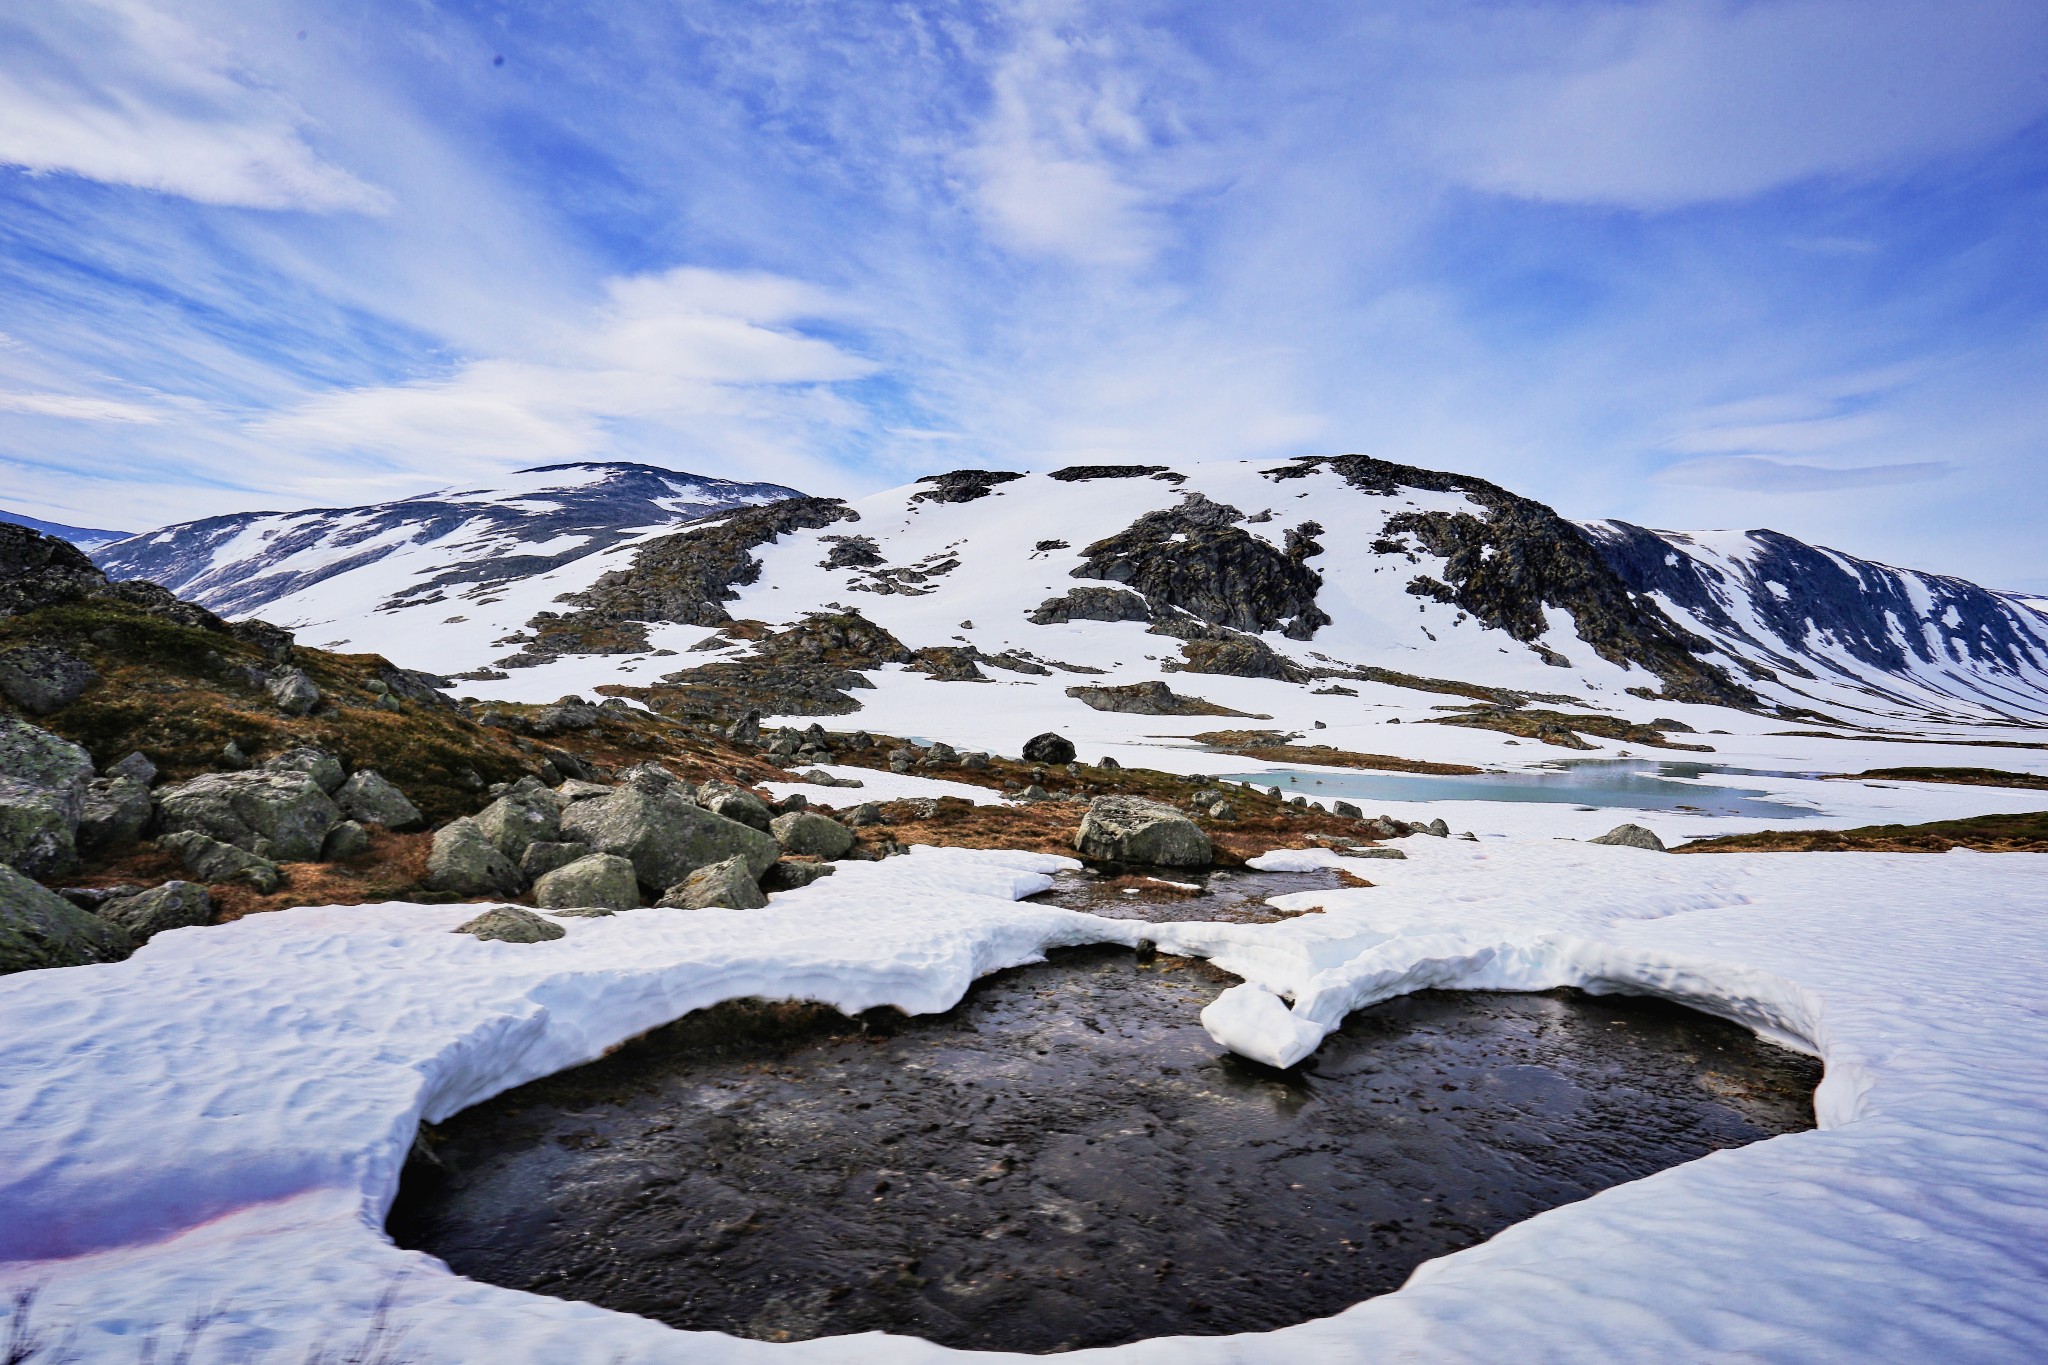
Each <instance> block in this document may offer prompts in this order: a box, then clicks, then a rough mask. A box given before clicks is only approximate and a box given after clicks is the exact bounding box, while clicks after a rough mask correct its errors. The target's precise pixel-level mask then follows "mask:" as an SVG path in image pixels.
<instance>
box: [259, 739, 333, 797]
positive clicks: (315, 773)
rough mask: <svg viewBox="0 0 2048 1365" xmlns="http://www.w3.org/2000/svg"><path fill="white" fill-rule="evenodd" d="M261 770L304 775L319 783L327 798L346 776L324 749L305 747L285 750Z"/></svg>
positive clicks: (331, 755)
mask: <svg viewBox="0 0 2048 1365" xmlns="http://www.w3.org/2000/svg"><path fill="white" fill-rule="evenodd" d="M263 768H264V771H265V772H273V773H304V774H305V775H306V776H308V777H310V778H312V779H313V780H314V781H315V782H317V783H319V784H320V790H321V791H324V792H326V793H327V794H328V795H329V796H332V795H334V793H335V792H336V791H338V790H339V789H340V787H341V784H342V782H343V780H344V779H346V778H347V776H348V770H347V769H346V768H344V767H342V766H341V760H340V759H338V758H336V757H335V756H334V755H333V754H330V753H328V752H327V751H326V750H325V749H315V748H311V747H309V746H307V745H300V746H299V747H298V748H295V749H286V750H285V751H284V752H283V753H281V754H279V755H278V756H277V757H275V758H273V759H270V760H268V761H267V762H265V763H264V765H263Z"/></svg>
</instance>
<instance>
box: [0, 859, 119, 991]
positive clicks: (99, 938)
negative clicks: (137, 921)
mask: <svg viewBox="0 0 2048 1365" xmlns="http://www.w3.org/2000/svg"><path fill="white" fill-rule="evenodd" d="M134 949H135V943H134V940H133V939H131V938H129V936H128V933H127V931H126V930H124V929H121V928H118V927H116V926H115V925H112V924H109V923H107V922H106V921H105V920H103V919H101V918H100V917H99V916H97V915H94V914H90V913H88V912H87V911H84V910H81V909H79V908H78V907H77V906H75V905H73V904H72V903H71V902H70V901H67V900H65V899H64V898H63V897H62V896H59V895H58V894H57V893H56V892H54V891H50V890H47V889H46V888H44V887H41V886H38V885H37V884H36V883H35V882H32V881H30V880H29V879H28V878H27V877H24V876H23V875H21V873H19V872H16V871H15V870H14V869H13V868H11V867H8V866H6V865H4V864H0V975H5V974H7V973H9V972H26V971H34V970H37V969H39V968H44V967H79V966H84V965H85V964H87V963H91V962H119V961H120V960H121V959H122V958H124V957H126V956H128V954H129V953H131V952H133V951H134Z"/></svg>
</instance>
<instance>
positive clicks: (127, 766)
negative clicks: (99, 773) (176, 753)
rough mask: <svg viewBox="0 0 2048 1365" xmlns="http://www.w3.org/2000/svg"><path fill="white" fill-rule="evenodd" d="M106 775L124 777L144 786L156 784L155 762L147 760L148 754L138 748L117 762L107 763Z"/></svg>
mask: <svg viewBox="0 0 2048 1365" xmlns="http://www.w3.org/2000/svg"><path fill="white" fill-rule="evenodd" d="M103 775H104V776H106V777H125V778H127V779H128V780H129V781H131V782H140V783H141V784H142V785H143V786H145V787H154V786H155V785H156V779H157V770H156V764H154V763H152V762H150V761H149V755H147V754H145V753H143V752H142V751H141V750H140V749H138V750H136V751H135V752H134V753H132V754H130V755H128V757H126V758H124V759H122V760H121V761H120V762H119V763H110V764H108V765H107V768H106V772H105V773H104V774H103Z"/></svg>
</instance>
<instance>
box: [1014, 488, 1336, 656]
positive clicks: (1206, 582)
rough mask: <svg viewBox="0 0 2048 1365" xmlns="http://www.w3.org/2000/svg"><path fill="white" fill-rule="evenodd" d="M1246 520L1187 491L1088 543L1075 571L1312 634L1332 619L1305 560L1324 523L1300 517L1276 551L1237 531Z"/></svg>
mask: <svg viewBox="0 0 2048 1365" xmlns="http://www.w3.org/2000/svg"><path fill="white" fill-rule="evenodd" d="M1244 519H1245V517H1244V513H1242V512H1240V511H1238V510H1237V509H1236V508H1234V507H1227V506H1225V505H1223V504H1221V503H1215V502H1211V501H1210V500H1209V499H1208V498H1205V497H1203V496H1202V495H1201V494H1200V493H1188V494H1185V495H1183V497H1182V499H1181V501H1180V503H1179V504H1178V505H1177V506H1174V507H1169V508H1165V509H1163V510H1161V511H1157V512H1147V513H1146V514H1145V515H1144V516H1142V517H1139V518H1138V519H1137V520H1136V521H1134V522H1132V523H1131V524H1130V525H1129V526H1127V527H1125V528H1124V529H1123V530H1121V531H1119V532H1117V533H1116V534H1115V535H1113V536H1109V537H1107V538H1106V539H1103V540H1098V541H1096V542H1095V543H1094V544H1093V545H1090V546H1089V547H1088V548H1087V550H1086V551H1085V552H1084V557H1083V559H1082V561H1081V564H1080V566H1079V567H1077V568H1076V569H1075V570H1074V571H1073V574H1074V577H1076V578H1095V579H1103V580H1106V581H1108V582H1112V583H1123V584H1128V585H1129V586H1130V587H1132V588H1134V589H1136V590H1137V591H1138V592H1139V593H1142V594H1143V595H1144V596H1145V597H1146V598H1147V599H1148V600H1149V601H1150V602H1151V603H1152V604H1153V605H1154V606H1155V607H1157V606H1168V607H1178V608H1179V609H1180V610H1182V611H1185V612H1187V613H1189V614H1190V615H1192V616H1195V617H1197V618H1198V619H1200V620H1203V621H1206V622H1209V623H1210V624H1212V625H1218V626H1226V627H1228V628H1230V629H1232V630H1241V631H1252V632H1257V631H1262V630H1278V631H1280V632H1281V633H1282V634H1284V635H1286V636H1287V637H1288V638H1290V639H1295V640H1307V639H1310V638H1312V637H1313V636H1314V635H1315V633H1316V631H1317V630H1319V629H1320V628H1321V627H1323V626H1325V625H1328V624H1329V621H1330V618H1329V616H1328V614H1326V613H1325V612H1324V611H1323V610H1322V609H1321V608H1319V607H1318V606H1317V605H1316V592H1317V590H1318V589H1320V588H1321V587H1322V585H1323V576H1322V575H1321V574H1319V573H1317V572H1316V571H1315V570H1314V569H1311V568H1309V567H1308V565H1307V563H1306V561H1307V560H1308V559H1309V558H1310V557H1312V556H1314V555H1317V554H1320V553H1322V547H1321V546H1320V545H1318V544H1317V543H1316V541H1315V537H1316V536H1317V535H1319V534H1321V531H1322V528H1321V527H1320V526H1317V525H1316V524H1315V523H1314V522H1305V523H1303V524H1302V526H1300V527H1298V528H1296V530H1295V532H1293V533H1291V534H1290V535H1289V536H1288V548H1287V549H1285V550H1282V549H1280V548H1278V547H1276V546H1274V545H1272V544H1271V543H1269V542H1267V541H1265V540H1262V539H1260V538H1259V537H1257V536H1254V535H1252V534H1251V533H1250V532H1247V531H1243V530H1240V529H1239V528H1238V526H1237V523H1239V522H1241V521H1243V520H1244ZM1048 605H1050V604H1048ZM1040 610H1041V611H1044V610H1045V608H1043V607H1042V608H1040ZM1034 619H1036V618H1034ZM1120 619H1129V618H1120Z"/></svg>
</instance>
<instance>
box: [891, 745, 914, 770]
mask: <svg viewBox="0 0 2048 1365" xmlns="http://www.w3.org/2000/svg"><path fill="white" fill-rule="evenodd" d="M916 766H917V753H916V751H915V750H912V749H891V750H890V751H889V771H890V772H892V773H907V772H909V771H910V770H911V769H912V768H914V767H916Z"/></svg>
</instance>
